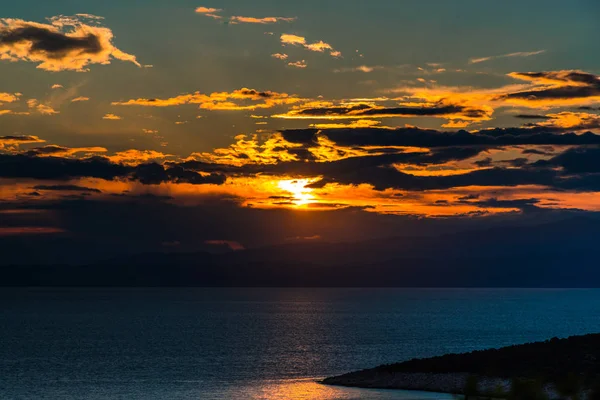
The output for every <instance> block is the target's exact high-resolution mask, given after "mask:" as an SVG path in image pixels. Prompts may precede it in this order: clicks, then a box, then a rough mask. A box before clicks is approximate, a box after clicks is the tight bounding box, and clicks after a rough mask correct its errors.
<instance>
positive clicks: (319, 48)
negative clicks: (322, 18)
mask: <svg viewBox="0 0 600 400" xmlns="http://www.w3.org/2000/svg"><path fill="white" fill-rule="evenodd" d="M280 40H281V43H282V44H283V45H284V46H285V45H291V46H302V47H304V48H305V49H307V50H310V51H314V52H318V53H324V52H325V51H329V54H330V55H331V56H332V57H340V56H341V55H342V53H341V52H339V51H336V50H334V49H333V47H332V46H331V45H330V44H329V43H325V42H324V41H322V40H319V41H318V42H315V43H310V44H309V43H308V42H307V41H306V38H305V37H302V36H298V35H292V34H288V33H284V34H282V35H281V37H280Z"/></svg>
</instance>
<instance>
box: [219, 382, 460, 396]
mask: <svg viewBox="0 0 600 400" xmlns="http://www.w3.org/2000/svg"><path fill="white" fill-rule="evenodd" d="M238 389H239V393H228V394H227V396H231V397H228V398H232V399H238V398H240V399H241V398H244V399H248V400H365V399H367V400H449V399H453V397H452V396H450V395H444V394H438V393H426V392H410V391H402V390H373V389H356V388H343V387H336V386H327V385H322V384H320V383H317V382H316V381H315V379H291V380H284V381H278V380H274V381H271V382H261V384H260V385H256V386H252V385H251V386H249V387H240V388H238ZM240 396H241V397H240Z"/></svg>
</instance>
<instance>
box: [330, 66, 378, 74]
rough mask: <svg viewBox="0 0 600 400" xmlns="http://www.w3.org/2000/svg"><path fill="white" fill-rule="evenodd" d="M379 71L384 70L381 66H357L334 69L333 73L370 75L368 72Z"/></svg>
mask: <svg viewBox="0 0 600 400" xmlns="http://www.w3.org/2000/svg"><path fill="white" fill-rule="evenodd" d="M381 69H385V67H384V66H381V65H359V66H358V67H351V68H339V69H335V70H334V71H333V72H335V73H340V72H364V73H370V72H373V71H376V70H381Z"/></svg>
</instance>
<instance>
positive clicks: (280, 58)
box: [271, 53, 289, 60]
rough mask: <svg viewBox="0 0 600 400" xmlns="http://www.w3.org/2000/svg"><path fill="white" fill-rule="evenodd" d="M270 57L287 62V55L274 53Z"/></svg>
mask: <svg viewBox="0 0 600 400" xmlns="http://www.w3.org/2000/svg"><path fill="white" fill-rule="evenodd" d="M271 57H273V58H277V59H278V60H287V59H288V57H289V56H288V55H287V54H283V53H275V54H271Z"/></svg>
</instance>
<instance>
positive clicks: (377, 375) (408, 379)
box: [320, 370, 510, 395]
mask: <svg viewBox="0 0 600 400" xmlns="http://www.w3.org/2000/svg"><path fill="white" fill-rule="evenodd" d="M373 371H374V370H363V371H357V372H351V373H348V374H344V375H339V376H333V377H328V378H325V379H323V380H321V381H320V383H322V384H324V385H331V386H343V387H354V388H363V389H394V390H409V391H421V392H432V393H443V394H449V395H462V394H464V388H465V386H466V384H467V381H468V379H469V376H470V375H469V374H466V373H424V372H414V373H411V372H400V373H398V372H383V371H377V372H373ZM509 388H510V380H509V379H504V378H493V377H482V378H481V379H480V380H479V381H478V389H479V390H480V392H481V393H490V394H491V393H494V392H496V391H498V390H501V391H502V392H507V391H508V390H509Z"/></svg>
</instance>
